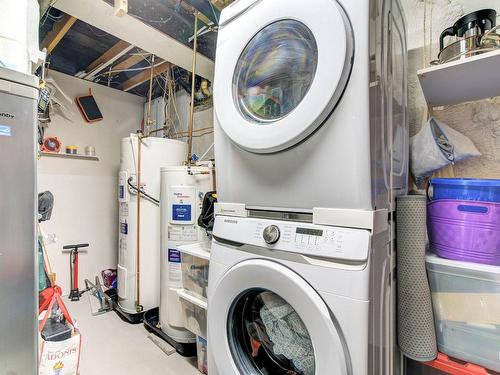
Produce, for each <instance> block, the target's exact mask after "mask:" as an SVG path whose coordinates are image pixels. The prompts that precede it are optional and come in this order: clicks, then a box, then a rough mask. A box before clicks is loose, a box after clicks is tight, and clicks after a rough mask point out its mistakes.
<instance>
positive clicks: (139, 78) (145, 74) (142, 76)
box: [120, 61, 171, 91]
mask: <svg viewBox="0 0 500 375" xmlns="http://www.w3.org/2000/svg"><path fill="white" fill-rule="evenodd" d="M155 64H157V62H156V63H155ZM170 66H171V65H170V63H169V62H167V61H164V62H163V63H161V64H160V65H158V66H157V67H156V68H153V69H154V70H153V78H154V77H156V76H158V75H160V74H162V73H164V72H166V71H167V70H169V69H170ZM150 77H151V69H144V70H143V71H142V72H140V73H139V74H136V75H135V76H133V77H132V78H130V79H128V80H127V81H125V82H123V83H122V85H121V86H120V88H121V89H122V90H123V91H130V90H132V89H133V88H134V87H137V86H139V85H142V84H143V83H144V82H147V81H149V78H150Z"/></svg>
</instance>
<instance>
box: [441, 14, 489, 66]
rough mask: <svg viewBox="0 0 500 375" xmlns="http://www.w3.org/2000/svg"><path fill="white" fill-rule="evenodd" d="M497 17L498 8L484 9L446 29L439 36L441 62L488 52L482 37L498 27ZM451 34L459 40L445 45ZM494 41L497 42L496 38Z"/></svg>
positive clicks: (464, 17) (468, 15) (466, 16)
mask: <svg viewBox="0 0 500 375" xmlns="http://www.w3.org/2000/svg"><path fill="white" fill-rule="evenodd" d="M496 18H497V12H496V10H494V9H482V10H478V11H475V12H472V13H469V14H467V15H465V16H463V17H462V18H460V19H459V20H458V21H457V22H455V24H454V25H453V26H451V27H448V28H447V29H445V30H444V31H443V32H442V33H441V36H440V37H439V48H440V52H439V56H438V58H439V63H445V62H449V61H453V60H458V59H460V58H465V57H470V56H473V55H475V54H477V53H481V52H486V51H482V50H481V48H482V47H484V43H482V37H483V36H484V35H486V34H488V32H489V31H491V30H493V29H494V28H495V27H496ZM450 36H454V37H456V38H457V41H455V42H453V43H451V44H449V45H448V46H446V47H445V39H446V38H447V37H450ZM492 41H493V42H495V39H492ZM494 44H495V43H494Z"/></svg>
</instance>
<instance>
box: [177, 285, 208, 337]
mask: <svg viewBox="0 0 500 375" xmlns="http://www.w3.org/2000/svg"><path fill="white" fill-rule="evenodd" d="M177 294H178V296H179V300H180V301H181V305H182V311H183V314H184V328H186V329H187V330H188V331H190V332H193V333H194V334H195V335H197V336H201V337H203V338H206V337H207V302H206V300H204V299H200V298H197V297H195V296H193V295H192V294H191V293H189V292H187V291H186V290H182V289H179V290H178V291H177Z"/></svg>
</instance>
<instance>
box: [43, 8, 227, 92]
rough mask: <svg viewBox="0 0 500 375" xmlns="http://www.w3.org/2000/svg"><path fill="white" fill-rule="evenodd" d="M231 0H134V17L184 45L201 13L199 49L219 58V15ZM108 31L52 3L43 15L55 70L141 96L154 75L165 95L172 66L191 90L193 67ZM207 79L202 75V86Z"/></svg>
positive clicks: (131, 12)
mask: <svg viewBox="0 0 500 375" xmlns="http://www.w3.org/2000/svg"><path fill="white" fill-rule="evenodd" d="M79 1H80V0H79ZM99 1H103V2H105V3H108V4H109V5H110V7H109V8H110V10H112V8H111V6H112V5H113V3H114V0H99ZM230 2H232V0H147V1H146V0H128V16H131V17H134V18H135V19H138V20H140V21H141V22H142V23H145V24H147V25H149V26H151V27H153V28H154V29H156V31H158V34H157V35H154V34H152V35H151V38H155V37H161V36H163V35H164V34H166V35H168V36H169V37H171V38H173V39H175V41H177V42H178V45H179V48H181V49H182V48H186V47H188V48H190V49H192V48H193V36H194V23H195V16H194V14H195V13H197V14H198V52H199V53H200V54H201V55H203V56H206V57H207V58H208V59H210V60H214V59H215V47H216V39H217V23H218V18H219V16H220V11H221V9H222V8H223V7H224V6H226V5H228V4H229V3H230ZM51 4H52V5H54V2H52V3H51ZM99 4H101V3H100V2H99ZM49 5H50V4H49ZM42 6H43V4H42ZM56 6H57V4H56ZM110 17H117V16H110ZM134 22H136V23H137V21H134ZM138 25H140V24H138ZM107 31H108V32H105V31H103V30H101V29H99V28H97V27H95V26H93V25H91V24H89V23H86V22H84V21H82V20H79V19H77V18H75V17H72V16H71V15H69V14H66V13H64V12H62V11H61V10H58V9H56V8H55V7H53V6H49V7H48V8H47V10H46V12H45V13H44V14H43V15H42V16H41V19H40V30H39V35H40V44H41V46H42V47H46V48H47V50H48V52H49V54H50V55H49V58H48V62H49V67H50V69H53V70H57V71H60V72H62V73H65V74H69V75H73V76H78V77H80V78H84V79H87V80H92V81H94V82H98V83H100V84H103V85H107V86H110V87H113V88H117V89H121V90H124V91H128V92H130V93H133V94H137V95H141V96H147V95H148V91H149V80H150V77H151V74H153V77H154V78H153V97H156V96H159V95H162V94H163V90H164V86H165V83H164V82H165V81H164V80H163V79H162V76H163V75H164V74H166V73H167V72H168V71H169V70H170V71H171V74H172V75H173V77H174V78H175V80H176V88H177V89H179V88H184V89H186V91H188V92H190V90H191V89H190V80H191V78H190V77H191V73H190V72H189V71H188V70H187V69H183V68H181V67H179V66H175V65H174V64H172V63H171V62H170V61H168V60H165V59H161V58H159V57H154V56H153V55H152V54H150V53H148V51H145V50H142V49H141V48H138V47H136V46H134V45H132V44H130V43H128V42H125V41H123V40H121V39H119V38H117V37H116V36H113V35H112V29H110V28H107ZM110 31H111V32H110ZM156 31H155V32H156ZM130 32H131V33H134V30H130ZM122 38H123V36H122ZM184 46H185V47H184ZM162 52H166V51H162ZM165 54H166V53H163V54H162V56H163V57H165ZM203 56H202V58H205V57H203ZM153 59H154V63H153V62H152V60H153ZM207 61H208V60H207ZM152 65H154V68H153V72H151V70H152ZM184 66H185V65H184ZM185 67H186V66H185ZM202 80H203V79H202V78H201V77H199V76H196V87H197V90H198V89H199V86H200V85H201V82H202Z"/></svg>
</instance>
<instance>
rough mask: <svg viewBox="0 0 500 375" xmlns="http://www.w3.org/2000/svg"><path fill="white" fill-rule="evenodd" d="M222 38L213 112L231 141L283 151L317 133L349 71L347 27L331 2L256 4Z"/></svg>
mask: <svg viewBox="0 0 500 375" xmlns="http://www.w3.org/2000/svg"><path fill="white" fill-rule="evenodd" d="M316 3H317V4H316ZM318 9H321V12H320V13H318ZM234 35H238V37H234ZM231 36H233V37H231ZM219 39H220V41H219V45H218V50H217V64H216V76H217V80H216V82H215V88H214V98H215V108H216V112H217V117H218V119H219V122H220V125H221V127H222V128H223V130H224V131H225V132H226V133H227V135H228V136H229V137H230V138H231V139H232V140H233V142H235V143H236V144H237V145H238V146H240V147H241V148H244V149H246V150H248V151H252V152H256V153H272V152H277V151H281V150H283V149H286V148H289V147H291V146H293V145H295V144H297V143H299V142H300V141H302V140H303V139H304V138H305V137H307V136H308V135H310V134H311V133H312V132H314V130H316V129H317V128H318V126H320V125H321V124H322V123H323V122H324V120H325V119H326V118H327V117H328V116H329V115H330V114H331V112H332V110H333V109H334V107H335V106H336V104H337V103H338V101H339V100H340V98H341V96H342V94H343V92H344V89H345V87H346V85H347V82H348V79H349V75H350V72H351V69H352V64H353V61H352V60H353V54H354V47H353V45H354V43H353V32H352V28H351V24H350V22H349V19H348V17H347V15H346V14H345V12H344V10H343V8H342V7H341V6H340V5H339V4H338V3H337V2H336V1H333V0H317V1H316V2H315V4H314V6H304V3H302V2H301V3H300V4H298V3H297V2H290V1H289V0H274V1H261V2H257V3H256V4H255V5H254V6H253V7H251V8H250V9H248V10H247V11H246V12H245V13H244V14H243V15H241V16H239V17H238V18H237V21H234V22H232V23H229V24H228V25H225V26H223V27H222V29H221V31H220V34H219Z"/></svg>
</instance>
